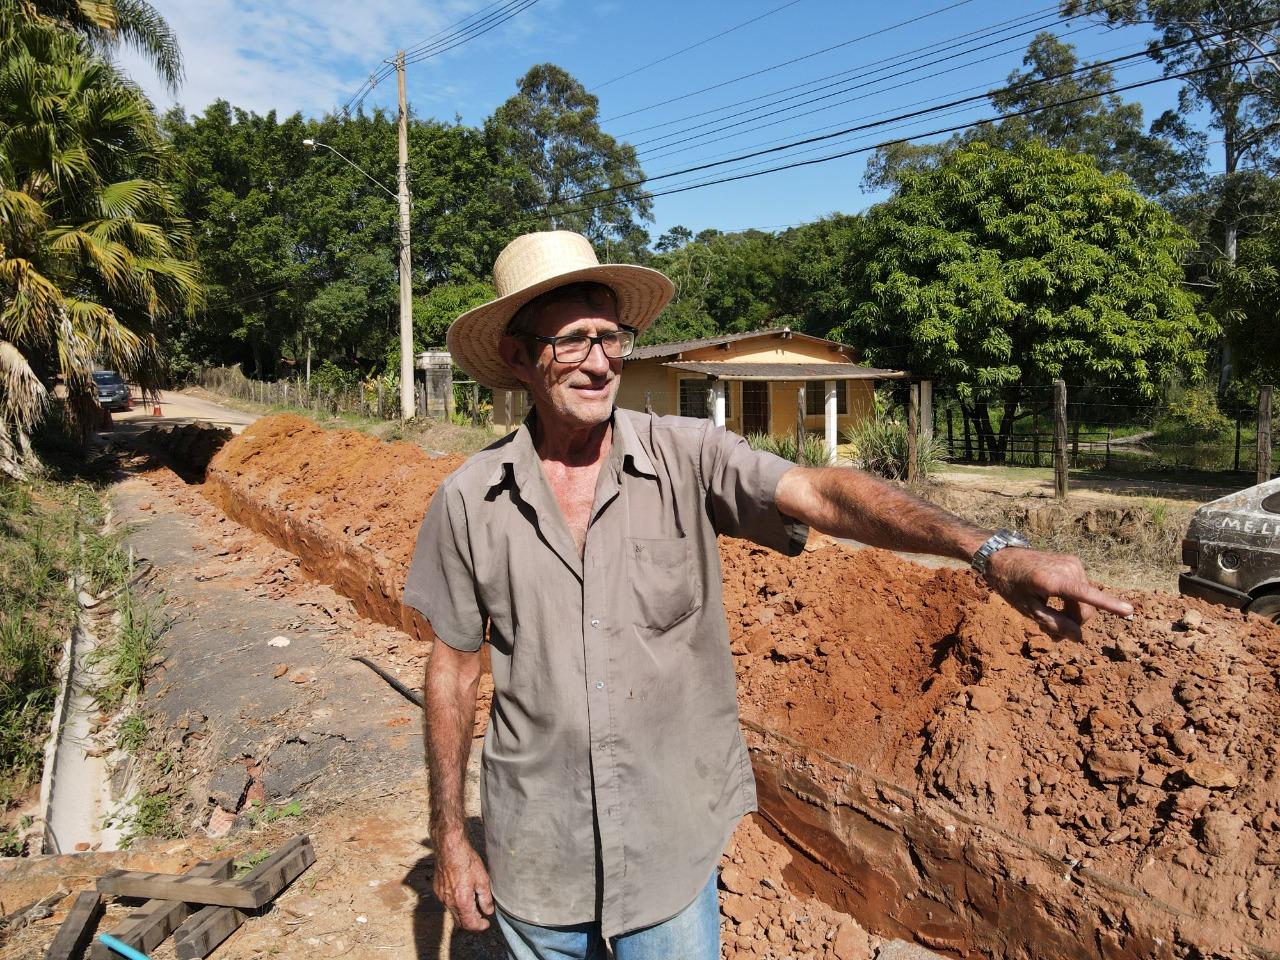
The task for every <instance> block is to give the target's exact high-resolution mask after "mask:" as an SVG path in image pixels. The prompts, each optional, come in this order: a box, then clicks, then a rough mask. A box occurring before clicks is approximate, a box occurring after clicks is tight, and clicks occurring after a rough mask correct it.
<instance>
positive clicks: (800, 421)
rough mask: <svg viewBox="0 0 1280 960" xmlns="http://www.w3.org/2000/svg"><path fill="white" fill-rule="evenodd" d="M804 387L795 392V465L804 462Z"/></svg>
mask: <svg viewBox="0 0 1280 960" xmlns="http://www.w3.org/2000/svg"><path fill="white" fill-rule="evenodd" d="M804 437H805V431H804V386H803V385H801V387H800V389H799V390H797V391H796V463H803V462H804Z"/></svg>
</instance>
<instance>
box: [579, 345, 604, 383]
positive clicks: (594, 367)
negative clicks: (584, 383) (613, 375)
mask: <svg viewBox="0 0 1280 960" xmlns="http://www.w3.org/2000/svg"><path fill="white" fill-rule="evenodd" d="M580 366H581V368H582V369H583V370H586V371H587V372H588V373H597V374H600V375H602V376H603V375H604V374H606V373H608V372H609V367H610V360H609V358H608V357H606V356H605V355H604V344H602V343H600V342H598V341H597V342H596V343H593V344H591V349H590V350H588V351H587V355H586V357H585V358H584V359H583V361H582V363H581V364H580Z"/></svg>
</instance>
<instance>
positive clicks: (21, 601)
mask: <svg viewBox="0 0 1280 960" xmlns="http://www.w3.org/2000/svg"><path fill="white" fill-rule="evenodd" d="M103 513H104V504H103V501H102V498H101V495H100V494H99V493H98V491H97V490H95V489H94V488H93V487H91V486H90V485H88V484H87V483H84V482H80V481H62V480H57V479H51V478H43V479H37V480H32V481H27V482H23V483H17V482H14V481H11V480H7V479H0V595H3V596H4V598H5V599H4V602H3V604H0V813H3V811H4V810H5V809H8V808H9V806H10V805H11V804H12V803H14V802H15V801H16V800H18V799H19V798H20V797H21V796H22V795H23V793H24V791H25V790H27V789H28V788H29V787H30V786H31V785H32V784H33V783H34V782H35V781H36V780H37V779H38V778H39V775H40V765H41V763H42V761H43V742H44V738H45V736H46V735H47V734H48V730H49V719H50V714H51V712H52V710H53V704H54V700H55V698H56V693H57V671H56V664H57V660H58V658H59V656H60V655H61V652H62V647H63V644H64V642H65V639H66V637H67V635H68V634H69V632H70V631H71V628H72V625H73V624H74V622H75V618H76V599H75V592H74V591H73V589H72V587H71V578H72V577H73V576H74V575H76V574H86V575H87V577H88V582H87V583H86V584H85V585H84V589H85V590H86V591H87V592H89V593H98V592H102V591H105V590H109V589H112V588H114V587H116V586H118V585H119V584H120V583H121V582H122V576H121V572H122V570H123V569H124V560H123V557H122V556H121V550H120V542H119V538H118V537H108V536H103V535H102V534H100V533H99V532H98V531H99V528H100V526H101V523H102V517H103Z"/></svg>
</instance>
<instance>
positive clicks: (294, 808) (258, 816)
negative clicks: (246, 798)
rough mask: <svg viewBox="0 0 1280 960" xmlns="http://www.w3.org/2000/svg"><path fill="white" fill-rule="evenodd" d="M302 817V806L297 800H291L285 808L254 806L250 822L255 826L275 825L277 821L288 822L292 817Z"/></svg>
mask: <svg viewBox="0 0 1280 960" xmlns="http://www.w3.org/2000/svg"><path fill="white" fill-rule="evenodd" d="M300 816H302V804H301V803H299V802H298V801H297V800H290V801H289V802H288V803H286V804H284V805H283V806H278V805H276V804H271V803H269V804H267V805H266V806H265V807H259V806H257V805H256V804H255V805H254V810H253V812H252V813H250V814H249V822H250V823H252V824H253V825H254V826H259V825H261V824H267V823H275V822H276V821H277V820H287V819H288V818H290V817H300Z"/></svg>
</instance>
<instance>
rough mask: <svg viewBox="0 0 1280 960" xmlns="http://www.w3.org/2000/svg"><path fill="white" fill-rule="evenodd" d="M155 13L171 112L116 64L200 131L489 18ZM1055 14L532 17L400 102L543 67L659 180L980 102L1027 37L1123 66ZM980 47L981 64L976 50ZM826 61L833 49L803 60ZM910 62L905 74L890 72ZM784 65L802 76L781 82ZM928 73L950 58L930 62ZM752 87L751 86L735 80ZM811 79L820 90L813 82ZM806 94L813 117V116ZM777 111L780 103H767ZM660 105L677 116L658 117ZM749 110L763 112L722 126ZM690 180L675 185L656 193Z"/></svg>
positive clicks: (846, 173) (686, 204)
mask: <svg viewBox="0 0 1280 960" xmlns="http://www.w3.org/2000/svg"><path fill="white" fill-rule="evenodd" d="M152 2H153V4H154V5H155V6H156V7H157V8H158V9H159V10H160V12H161V13H162V14H163V15H164V16H165V17H166V18H167V19H168V20H169V23H170V24H171V25H172V27H173V28H174V29H175V31H176V32H177V34H178V38H179V40H180V42H181V44H182V48H183V53H184V56H185V59H186V72H187V79H186V82H185V83H184V85H183V87H182V89H181V90H180V91H179V93H178V94H177V96H176V97H171V96H170V95H169V94H168V93H166V92H165V91H164V90H163V89H162V88H161V86H160V84H159V83H158V81H157V80H156V79H155V77H154V75H153V74H152V73H151V72H150V70H149V69H148V68H146V67H145V66H143V65H141V64H140V62H139V61H138V60H137V58H135V57H133V56H131V55H126V56H125V57H124V58H123V59H124V61H125V65H126V67H128V69H129V70H130V71H131V73H132V74H133V75H134V77H135V78H136V79H138V80H139V82H141V83H142V85H143V86H144V88H146V89H147V90H148V92H149V93H150V94H151V95H152V97H153V98H154V99H155V100H156V102H157V104H158V105H160V106H162V107H165V106H169V105H171V104H173V103H175V102H176V103H180V104H181V105H182V106H184V107H185V108H186V110H187V111H188V113H198V112H200V111H201V110H202V109H203V108H204V107H205V106H207V105H208V104H209V103H210V102H212V101H213V100H215V99H217V98H223V99H226V100H229V101H231V102H232V103H233V104H235V105H237V106H240V107H244V108H247V109H252V110H255V111H258V112H260V113H261V112H266V111H268V110H271V109H275V110H277V111H278V112H279V113H281V114H291V113H293V112H294V111H301V112H302V113H303V114H305V115H321V114H324V113H326V112H329V111H332V110H334V109H336V108H337V107H339V106H341V105H342V104H343V103H345V102H346V101H347V100H348V99H349V98H350V97H351V96H352V95H353V94H355V93H356V92H357V90H358V89H359V88H360V86H361V84H362V82H363V81H364V79H365V78H366V77H368V76H369V74H370V72H371V71H373V70H375V69H377V68H378V67H379V66H380V65H381V62H382V60H383V59H384V58H389V57H391V56H393V55H394V53H395V51H396V50H397V49H398V48H401V47H405V48H412V47H413V46H414V45H416V44H419V43H420V42H421V41H423V40H426V39H428V38H430V37H431V36H433V35H435V34H437V33H438V32H439V31H441V30H442V29H443V28H446V27H448V26H449V25H450V24H452V23H454V22H455V21H457V20H460V19H462V18H464V17H467V16H469V15H472V14H475V13H476V11H479V10H481V9H482V8H483V7H485V6H486V5H488V4H489V3H491V2H492V0H445V2H439V0H433V2H431V3H421V4H413V3H405V2H404V0H364V2H363V3H359V4H355V3H351V2H350V0H345V2H340V0H202V2H200V3H193V2H191V0H152ZM779 8H781V9H779ZM1053 9H1054V8H1053V6H1052V5H1051V4H1050V3H1048V2H1047V0H1046V2H1044V3H1034V2H1016V3H1010V2H999V0H900V2H898V3H865V2H847V0H846V2H841V0H790V2H788V0H741V2H734V3H726V2H711V3H708V2H702V3H697V2H693V3H691V2H688V0H684V2H678V0H649V2H645V3H639V2H625V0H595V2H591V0H585V2H576V3H575V2H571V0H538V2H536V3H535V4H534V5H533V6H531V7H529V8H528V9H527V10H525V11H523V12H522V13H520V14H519V15H518V16H516V17H514V18H512V19H511V20H509V21H508V22H506V23H503V24H501V25H500V26H498V27H496V28H495V29H493V30H492V31H490V32H489V33H487V34H485V35H484V36H482V37H479V38H477V39H475V40H473V41H471V42H468V43H466V44H464V45H461V46H459V47H457V48H456V49H454V50H451V51H448V52H446V53H443V54H442V55H440V56H437V57H433V58H431V59H427V60H423V61H421V62H419V63H413V64H411V65H410V66H409V68H408V95H409V100H410V103H411V105H412V108H413V110H414V112H415V113H416V114H418V115H419V116H432V117H437V118H440V119H445V120H451V119H453V118H454V117H455V116H457V117H460V118H461V119H462V121H463V122H466V123H471V124H478V123H480V122H482V121H483V120H484V118H485V117H486V116H488V115H489V114H490V113H492V112H493V110H494V108H495V107H497V106H498V105H499V104H500V103H502V102H503V101H504V100H505V99H506V98H507V97H509V96H511V95H512V93H514V92H515V84H516V81H517V80H518V78H519V77H520V76H521V75H522V74H523V73H524V72H525V71H526V70H527V69H528V68H529V67H530V66H531V65H533V64H535V63H540V62H551V63H555V64H558V65H559V66H561V67H563V68H565V69H566V70H568V71H569V72H570V73H572V74H573V75H574V76H575V77H577V78H578V79H579V80H581V81H582V82H583V83H584V84H585V85H586V86H587V87H588V88H590V89H592V90H593V92H595V93H596V94H597V95H598V96H599V98H600V116H601V118H602V121H603V123H602V125H603V126H604V128H605V129H606V130H607V131H608V132H610V133H611V134H613V135H614V136H617V137H619V138H620V139H625V140H627V141H629V142H631V143H634V144H636V146H637V148H638V149H639V151H640V159H641V162H642V164H643V166H644V169H645V172H646V173H647V174H649V175H654V174H661V173H665V172H668V171H675V170H680V169H682V168H684V167H687V166H691V165H694V164H697V163H701V162H707V161H713V160H716V159H720V158H724V157H733V156H737V155H739V154H741V153H747V152H751V151H752V150H758V149H762V148H764V147H768V146H771V145H774V144H779V143H783V142H786V141H790V140H794V139H799V138H800V137H802V136H813V135H820V134H822V133H824V132H829V131H832V130H838V129H842V128H845V127H849V126H854V125H856V124H860V123H865V122H868V121H869V120H875V119H882V118H885V117H893V116H895V115H898V114H900V113H903V112H906V111H908V110H916V109H920V108H921V107H922V106H928V105H930V104H932V103H937V102H945V101H949V100H952V99H957V98H959V97H964V96H969V95H972V94H976V93H981V92H983V91H985V90H987V89H989V88H991V87H992V86H995V85H998V84H1000V83H1001V82H1003V81H1004V79H1005V78H1006V77H1007V76H1008V74H1009V72H1010V71H1011V70H1014V69H1016V68H1018V67H1019V66H1020V63H1021V58H1022V54H1023V52H1024V50H1025V48H1026V45H1027V43H1028V42H1029V41H1030V39H1031V37H1032V36H1033V35H1034V33H1035V32H1036V30H1037V29H1053V30H1055V32H1057V33H1058V34H1059V35H1060V36H1064V38H1065V39H1067V40H1068V41H1070V42H1072V43H1074V44H1076V46H1077V48H1078V50H1079V52H1080V53H1081V55H1082V56H1084V57H1086V58H1089V59H1109V58H1112V57H1115V56H1119V55H1122V54H1126V53H1130V52H1134V51H1137V50H1139V49H1140V48H1141V46H1142V44H1143V43H1144V41H1145V40H1146V38H1147V34H1146V33H1145V32H1143V31H1141V30H1137V29H1128V30H1122V31H1116V30H1109V29H1106V28H1104V27H1102V26H1099V25H1097V24H1095V23H1092V22H1091V21H1087V20H1083V19H1081V20H1075V21H1068V22H1065V23H1064V22H1061V21H1058V22H1056V23H1055V22H1054V21H1055V20H1056V18H1055V17H1054V16H1053V13H1052V11H1053ZM757 17H758V18H759V19H757V20H756V21H755V22H754V23H748V24H746V25H745V26H741V27H740V28H739V29H734V30H732V32H729V33H727V34H726V35H724V36H721V37H719V38H716V39H708V38H711V37H713V36H714V35H715V34H718V33H720V32H722V31H726V30H730V28H733V27H736V26H738V25H739V24H743V23H744V21H748V20H751V19H752V18H757ZM907 21H914V22H907ZM1010 21H1015V22H1012V23H1011V22H1010ZM1000 25H1003V26H1000ZM992 31H999V32H992ZM966 37H967V39H966ZM703 40H707V42H705V43H701V44H700V45H698V46H696V47H695V48H694V49H692V50H689V51H687V52H683V53H678V52H677V51H680V50H681V49H682V48H685V47H688V46H690V45H692V44H698V43H699V41H703ZM980 44H981V45H984V46H983V48H982V49H980V50H978V49H971V48H974V47H977V46H978V45H980ZM827 47H836V49H832V50H828V51H827V52H823V53H818V52H817V51H821V50H823V49H824V48H827ZM966 50H969V51H970V52H964V51H966ZM672 54H675V55H674V56H670V58H669V59H666V60H665V61H664V62H662V63H660V64H657V65H654V66H650V67H647V68H645V69H640V70H638V72H634V73H631V71H633V70H636V69H637V68H641V67H645V65H646V64H649V63H650V62H651V61H655V60H658V59H660V58H665V57H668V56H669V55H672ZM909 57H915V58H917V59H916V60H914V61H911V62H903V58H909ZM796 58H803V59H800V60H799V62H796V63H792V64H789V65H785V66H779V64H783V63H784V62H785V61H788V60H792V59H796ZM941 58H951V59H947V60H945V61H943V62H937V61H939V60H940V59H941ZM766 68H768V69H766ZM761 70H764V71H765V72H764V73H762V74H761V75H759V76H755V77H751V78H749V79H744V80H736V79H735V78H738V77H740V76H742V75H743V74H747V73H751V72H755V71H761ZM628 73H630V74H631V75H629V76H623V75H624V74H628ZM833 75H835V76H833ZM1158 75H1159V67H1158V66H1156V65H1155V64H1152V63H1151V62H1150V61H1149V60H1147V59H1146V58H1141V59H1139V60H1137V61H1135V62H1133V63H1132V64H1126V65H1123V66H1122V67H1119V68H1117V74H1116V80H1117V82H1118V83H1131V82H1135V81H1139V80H1144V79H1147V78H1150V77H1155V76H1158ZM822 77H829V78H830V79H826V80H821V81H819V78H822ZM727 81H732V82H727ZM721 84H723V85H722V86H719V87H718V89H715V90H711V91H707V92H703V93H695V91H699V90H702V89H703V88H706V87H710V86H712V85H721ZM823 84H826V85H830V84H838V86H834V87H833V86H822V85H823ZM819 87H821V89H819ZM1176 88H1177V84H1176V83H1172V82H1170V83H1163V84H1158V85H1156V86H1152V87H1147V88H1145V89H1142V90H1137V91H1134V92H1133V93H1130V94H1126V95H1125V96H1126V97H1127V98H1129V99H1136V100H1138V101H1139V102H1141V103H1142V104H1143V106H1144V108H1145V110H1146V116H1147V119H1148V120H1150V119H1152V118H1154V117H1155V116H1156V115H1157V114H1158V113H1160V112H1161V111H1163V110H1165V109H1167V108H1170V107H1172V106H1174V105H1175V103H1176ZM776 91H781V92H776ZM689 94H693V95H689ZM819 96H827V99H826V100H822V101H814V98H815V97H819ZM781 97H793V98H795V99H793V100H790V101H788V102H786V103H775V101H777V100H778V99H779V98H781ZM673 98H681V99H679V100H677V101H676V102H673V103H668V104H666V105H662V106H655V105H656V104H660V103H661V102H662V101H666V100H671V99H673ZM750 98H762V99H757V100H755V102H753V103H746V104H743V105H741V106H737V107H733V108H732V109H728V107H729V105H731V104H734V103H737V102H739V101H746V100H749V99H750ZM394 102H395V84H394V78H392V80H390V81H388V82H384V83H381V84H380V85H379V86H378V87H376V88H375V89H374V90H373V92H372V93H371V94H370V95H369V96H368V98H367V99H366V101H365V104H366V107H374V106H383V107H387V106H391V107H394ZM801 104H803V106H800V108H799V109H795V110H792V111H791V112H786V111H784V110H783V107H786V106H793V105H801ZM753 108H755V109H754V112H752V109H753ZM708 111H710V112H708ZM744 111H746V112H744ZM806 112H808V113H807V115H798V114H803V113H806ZM988 114H989V108H987V107H985V106H984V105H983V104H981V103H979V104H977V105H975V106H972V107H969V108H965V109H958V110H955V111H952V112H948V113H946V114H945V115H943V116H938V115H934V116H930V117H925V118H921V119H918V120H916V121H913V122H910V123H906V124H892V125H889V126H886V127H883V128H878V129H875V130H873V131H870V132H866V133H861V134H854V135H850V136H847V137H845V138H842V139H839V140H832V141H829V142H827V143H825V144H818V145H814V146H813V147H810V148H798V149H796V150H792V151H788V152H784V153H779V154H775V155H772V156H769V157H762V158H758V159H755V160H752V161H743V162H741V163H735V164H729V165H726V166H724V167H720V168H716V169H715V170H713V171H709V172H707V173H705V174H702V175H700V176H702V177H714V176H718V175H720V176H722V175H725V174H731V173H734V172H739V171H746V170H749V169H759V168H760V167H761V166H763V165H766V164H767V165H775V164H777V163H780V162H788V161H792V160H806V159H813V158H817V157H822V156H827V155H829V154H832V153H838V152H841V151H844V150H850V149H856V148H858V147H861V146H865V145H867V144H870V143H874V142H877V141H879V140H883V139H887V138H889V137H892V136H903V135H907V134H910V133H917V132H921V131H927V130H930V129H936V128H938V127H943V126H948V125H951V124H957V123H963V122H966V121H970V120H975V119H978V118H980V117H983V116H986V115H988ZM728 124H735V126H728ZM644 128H650V129H644ZM713 128H716V129H713ZM719 128H722V129H719ZM681 131H685V132H681ZM664 137H665V139H662V138H664ZM802 151H807V152H802ZM865 162H866V157H865V155H854V156H850V157H847V158H845V159H840V160H833V161H831V162H828V163H822V164H818V165H813V166H807V167H802V168H799V169H797V170H792V171H787V172H783V173H774V174H770V175H767V176H761V177H757V178H755V179H749V180H744V181H741V182H738V183H732V184H724V185H719V186H713V187H707V188H705V189H699V190H693V191H690V192H686V193H678V194H674V195H672V196H668V197H659V198H657V199H656V200H655V206H654V214H655V221H654V223H653V224H650V225H649V229H650V230H651V232H652V233H653V235H654V236H655V237H656V236H658V234H659V233H661V232H662V231H663V230H665V229H667V228H669V227H670V226H672V225H674V224H683V225H685V226H687V227H689V228H691V229H693V230H694V231H698V230H701V229H703V228H706V227H717V228H720V229H725V230H734V229H741V228H745V227H750V226H756V227H761V228H768V229H778V228H781V227H783V226H786V225H790V224H796V223H803V222H807V221H809V220H813V219H815V218H816V217H819V216H822V215H823V214H826V213H830V212H833V211H841V212H847V213H852V212H856V211H858V210H861V209H864V208H865V207H867V206H868V205H870V204H871V203H873V202H875V201H876V200H878V199H882V198H881V197H880V196H878V195H875V194H868V193H866V192H864V191H863V190H862V189H861V187H860V186H859V184H860V181H861V179H862V174H863V168H864V166H865ZM697 180H698V176H694V175H688V176H678V177H672V178H669V179H664V180H662V181H659V182H655V183H654V184H653V187H652V189H655V190H657V189H662V188H664V187H667V186H678V185H681V184H685V183H690V182H696V181H697Z"/></svg>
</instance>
